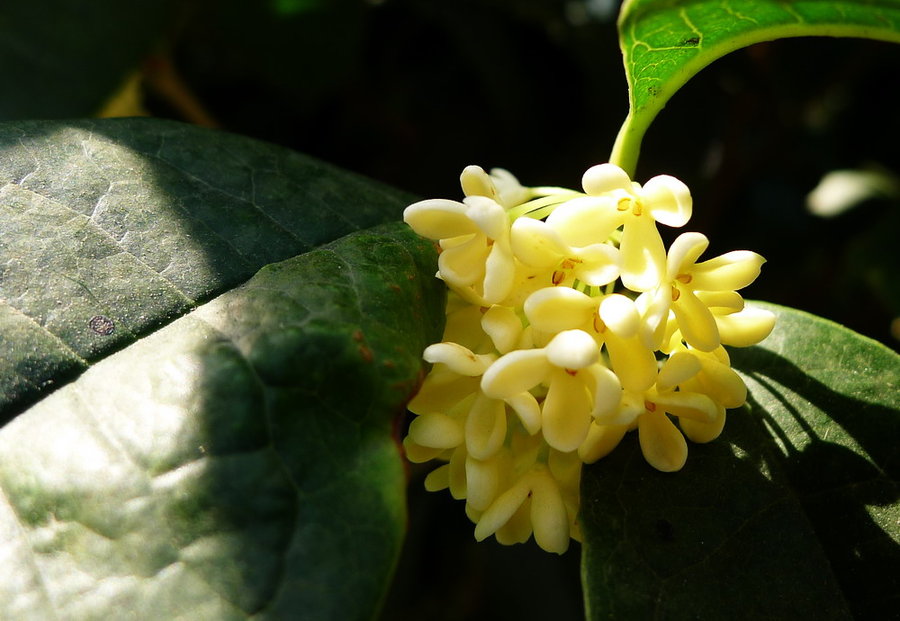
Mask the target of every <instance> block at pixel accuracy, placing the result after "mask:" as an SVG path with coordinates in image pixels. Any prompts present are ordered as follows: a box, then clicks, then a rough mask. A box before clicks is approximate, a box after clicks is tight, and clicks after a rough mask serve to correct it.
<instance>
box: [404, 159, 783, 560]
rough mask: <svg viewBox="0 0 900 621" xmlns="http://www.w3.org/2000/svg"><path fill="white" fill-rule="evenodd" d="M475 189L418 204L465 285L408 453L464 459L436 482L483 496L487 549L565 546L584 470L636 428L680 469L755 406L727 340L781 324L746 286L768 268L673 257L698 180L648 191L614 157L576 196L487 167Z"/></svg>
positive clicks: (472, 170) (420, 219) (656, 462)
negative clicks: (756, 305)
mask: <svg viewBox="0 0 900 621" xmlns="http://www.w3.org/2000/svg"><path fill="white" fill-rule="evenodd" d="M461 184H462V189H463V193H464V194H465V198H464V199H463V201H462V202H457V201H452V200H443V199H432V200H425V201H421V202H418V203H415V204H413V205H410V206H409V207H407V208H406V211H405V212H404V220H405V221H406V222H407V223H408V224H409V225H410V226H411V227H412V228H413V229H414V230H415V231H416V232H417V233H419V234H420V235H423V236H424V237H428V238H430V239H433V240H436V241H437V242H438V244H439V247H440V255H439V258H438V267H439V271H438V274H437V276H438V278H440V279H442V280H443V281H444V282H445V283H446V284H447V286H448V287H449V288H450V291H451V293H450V298H449V302H448V305H447V322H446V328H445V332H444V340H443V342H441V343H436V344H434V345H431V346H430V347H428V348H427V349H426V350H425V353H424V358H425V360H427V361H428V362H430V363H432V364H433V367H432V370H431V372H430V373H429V375H428V376H427V377H426V379H425V381H424V383H423V385H422V387H421V389H420V391H419V392H418V394H417V395H416V396H415V397H414V398H413V400H412V401H411V402H410V404H409V409H410V410H411V411H412V412H413V413H415V414H416V417H415V419H414V420H413V421H412V424H411V425H410V429H409V435H408V436H407V437H406V439H405V440H404V446H405V448H406V452H407V456H408V458H409V459H410V460H411V461H413V462H425V461H428V460H432V459H438V460H441V461H443V462H446V463H444V464H443V465H441V466H440V467H438V468H437V469H436V470H434V471H432V472H431V473H430V474H429V475H428V477H427V478H426V480H425V485H426V487H427V488H428V489H429V490H432V491H435V490H441V489H446V488H449V489H450V493H451V494H452V495H453V496H454V498H458V499H465V501H466V512H467V514H468V516H469V517H470V518H471V519H472V520H473V521H474V522H475V523H476V528H475V537H476V539H478V540H479V541H480V540H482V539H485V538H486V537H489V536H491V535H494V536H495V537H496V538H497V540H498V541H499V542H501V543H504V544H512V543H518V542H524V541H526V540H528V539H529V537H531V535H532V534H533V535H534V538H535V540H536V541H537V543H538V545H540V546H541V547H542V548H544V549H545V550H547V551H550V552H556V553H562V552H564V551H565V550H566V549H567V548H568V545H569V540H570V539H571V538H574V539H576V540H578V539H579V538H580V532H579V526H578V521H577V517H578V510H579V503H580V498H579V483H580V476H581V467H582V464H585V463H592V462H595V461H597V460H598V459H601V458H602V457H604V456H605V455H607V454H609V453H610V452H611V451H612V450H613V449H614V448H615V447H616V446H617V445H618V444H619V442H620V441H621V440H622V438H623V437H624V436H625V434H626V433H628V432H629V431H632V430H636V431H637V434H638V439H639V443H640V447H641V451H642V452H643V455H644V457H645V458H646V460H647V462H648V463H649V464H650V465H651V466H653V467H654V468H656V469H657V470H661V471H664V472H671V471H675V470H679V469H681V467H682V466H683V465H684V463H685V460H686V459H687V452H688V449H687V442H686V441H685V436H687V438H688V439H690V440H691V441H693V442H709V441H710V440H713V439H715V438H716V437H717V436H718V435H719V434H720V433H721V431H722V428H723V425H724V424H725V410H726V409H727V408H735V407H739V406H740V405H742V404H743V403H744V401H745V400H746V387H745V386H744V383H743V381H742V380H741V378H740V376H738V375H737V374H736V373H735V372H734V371H733V370H732V369H731V367H730V364H729V358H728V354H727V353H726V352H725V349H724V348H723V347H722V345H734V346H748V345H753V344H755V343H758V342H759V341H761V340H762V339H763V338H765V337H766V336H767V335H768V334H769V332H770V331H771V330H772V327H773V326H774V321H775V318H774V316H773V315H772V314H771V313H768V312H766V311H762V310H758V309H753V308H745V307H744V300H743V298H742V297H741V296H740V295H739V294H738V293H737V290H739V289H742V288H744V287H746V286H747V285H749V284H750V283H751V282H753V280H754V279H756V277H757V276H758V275H759V272H760V267H761V266H762V264H763V262H764V259H763V258H762V257H761V256H760V255H758V254H756V253H754V252H749V251H735V252H729V253H726V254H724V255H721V256H718V257H715V258H713V259H708V260H705V261H700V256H701V255H702V254H703V252H704V251H705V250H706V248H707V246H708V244H709V241H708V240H707V238H706V237H705V236H704V235H702V234H700V233H684V234H682V235H680V236H679V237H678V238H677V239H675V241H674V242H673V243H672V245H671V246H670V247H669V249H668V252H666V249H665V246H664V244H663V241H662V238H661V237H660V234H659V231H658V229H657V223H660V224H664V225H666V226H670V227H681V226H684V225H685V224H686V223H687V222H688V220H689V218H690V216H691V210H692V200H691V195H690V192H689V190H688V188H687V186H685V185H684V184H683V183H682V182H681V181H679V180H677V179H675V178H674V177H670V176H666V175H661V176H658V177H654V178H652V179H650V180H649V181H648V182H647V183H646V184H644V185H643V186H641V185H639V184H637V183H635V182H633V181H632V180H631V179H630V178H629V177H628V175H627V174H626V173H625V172H624V171H623V170H622V169H621V168H619V167H617V166H615V165H613V164H601V165H598V166H594V167H592V168H590V169H589V170H588V171H587V172H586V173H585V174H584V177H583V179H582V185H583V189H584V192H576V191H573V190H567V189H562V188H547V187H536V188H527V187H523V186H522V185H520V184H519V182H518V181H517V180H516V179H515V177H513V176H512V175H511V174H510V173H508V172H506V171H504V170H499V169H495V170H493V171H491V173H490V174H487V173H486V172H485V171H484V170H482V169H481V168H479V167H477V166H469V167H467V168H466V169H465V170H464V171H463V173H462V175H461ZM676 421H677V425H676Z"/></svg>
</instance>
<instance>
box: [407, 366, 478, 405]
mask: <svg viewBox="0 0 900 621" xmlns="http://www.w3.org/2000/svg"><path fill="white" fill-rule="evenodd" d="M480 384H481V378H480V377H471V376H468V375H460V374H459V373H455V372H453V371H451V370H450V369H448V368H447V367H446V366H444V365H440V366H439V367H438V366H436V367H434V368H432V369H431V373H429V374H428V376H427V377H426V378H425V381H424V382H422V386H421V387H420V388H419V392H417V393H416V396H415V397H413V398H412V400H411V401H410V402H409V403H408V404H407V406H406V409H408V410H409V411H410V412H414V413H416V414H428V413H431V412H443V413H446V412H449V411H450V410H451V409H452V408H454V407H456V405H457V404H459V403H460V402H461V401H463V400H464V399H466V398H468V397H471V396H472V395H473V394H474V393H475V392H478V391H479V385H480Z"/></svg>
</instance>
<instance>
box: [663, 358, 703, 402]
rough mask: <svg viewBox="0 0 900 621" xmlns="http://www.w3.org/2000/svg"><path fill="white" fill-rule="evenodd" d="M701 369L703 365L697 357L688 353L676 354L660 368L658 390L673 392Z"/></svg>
mask: <svg viewBox="0 0 900 621" xmlns="http://www.w3.org/2000/svg"><path fill="white" fill-rule="evenodd" d="M701 368H702V365H701V363H700V360H698V359H697V356H694V355H693V354H690V353H688V352H686V351H680V352H675V353H674V354H672V355H671V356H669V359H668V360H666V361H665V362H664V363H663V365H662V368H660V370H659V376H658V377H657V379H656V389H657V390H658V391H659V392H663V391H666V390H671V389H673V388H675V386H677V385H678V384H681V383H683V382H686V381H687V380H689V379H691V378H692V377H694V376H695V375H697V373H699V372H700V369H701Z"/></svg>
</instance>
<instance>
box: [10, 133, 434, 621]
mask: <svg viewBox="0 0 900 621" xmlns="http://www.w3.org/2000/svg"><path fill="white" fill-rule="evenodd" d="M4 129H5V130H6V134H5V136H6V139H5V143H4V144H5V149H6V154H7V155H8V157H7V158H6V160H5V162H4V165H5V166H6V168H5V169H4V173H3V174H4V175H5V176H6V179H5V185H4V186H3V188H2V191H0V197H2V200H0V213H2V217H3V228H2V229H0V230H2V236H0V252H2V253H3V261H2V265H3V266H4V268H3V269H4V271H3V274H2V275H3V278H2V280H0V287H2V288H3V289H2V294H0V298H2V299H3V300H4V303H3V306H2V308H3V313H0V342H2V353H3V358H2V365H0V372H2V375H0V377H2V383H0V388H2V391H0V393H2V395H3V397H4V399H6V401H5V403H7V404H8V409H6V410H5V412H4V415H5V417H6V418H11V417H13V416H14V419H13V420H12V421H11V422H8V423H7V424H6V425H5V426H4V427H3V428H2V430H0V560H2V565H3V567H4V576H6V577H5V578H4V580H2V581H0V618H11V619H23V620H30V619H35V620H37V619H40V620H43V619H53V618H59V619H75V620H80V619H101V618H102V619H106V618H112V617H117V616H118V615H120V614H121V612H122V611H123V610H127V611H129V614H130V615H132V616H134V617H135V618H176V617H185V618H187V617H190V618H192V619H215V620H219V619H247V618H250V617H252V618H254V619H285V618H303V619H336V618H340V619H366V618H370V617H372V616H373V614H374V613H375V612H376V611H377V608H378V605H379V602H380V601H381V599H382V598H383V596H384V592H385V589H386V588H387V585H388V583H389V581H390V578H391V575H392V571H393V566H394V564H395V562H396V558H397V554H398V553H399V549H400V544H401V541H402V537H403V532H404V530H405V526H406V516H405V498H404V492H405V477H404V473H403V464H402V461H401V457H400V451H399V449H398V446H397V443H396V439H395V437H394V435H395V430H394V425H395V419H396V417H397V416H398V415H400V414H402V412H403V410H404V405H405V403H406V400H407V399H408V398H409V397H410V395H411V394H412V393H413V392H414V390H415V387H416V386H417V384H418V382H419V381H420V376H421V373H422V369H421V365H422V361H421V352H422V350H423V349H424V347H425V345H427V344H428V343H431V342H433V341H435V340H437V339H438V338H439V336H440V329H441V322H442V320H443V296H444V293H443V290H442V287H441V286H440V285H441V283H440V282H439V281H437V280H436V279H435V278H434V272H435V269H436V256H435V251H434V247H433V246H432V245H431V244H430V243H429V242H426V241H423V240H421V239H420V238H418V237H417V236H416V235H414V234H413V233H412V232H411V231H409V230H408V229H407V227H406V226H405V225H403V224H401V223H393V224H386V225H383V226H380V227H375V228H369V229H366V230H364V231H359V232H356V233H353V234H351V235H349V236H345V237H342V238H340V239H338V240H337V241H334V242H332V243H329V244H326V245H322V243H323V242H325V241H328V239H329V238H333V237H335V236H337V235H339V234H342V233H343V232H346V231H348V230H353V229H356V228H359V227H361V226H364V225H367V224H371V223H374V222H377V221H379V220H393V219H396V217H397V215H398V214H399V212H400V210H401V209H402V206H403V202H404V201H403V198H402V196H401V195H399V194H398V193H396V192H392V191H389V190H386V189H385V188H383V187H381V186H379V185H377V184H375V183H373V182H367V181H364V180H361V179H359V178H357V177H355V176H352V175H349V174H347V173H343V172H340V171H336V170H334V169H332V168H330V167H327V166H324V165H322V164H320V163H317V162H313V161H312V160H308V159H307V158H304V157H302V156H298V155H296V154H292V153H290V152H288V151H286V150H284V149H280V148H277V147H273V146H272V145H266V144H262V143H257V142H254V141H250V140H246V139H242V138H237V137H235V136H228V135H225V134H219V133H217V132H210V131H205V130H198V129H194V128H187V127H184V126H181V125H176V124H171V123H160V122H155V121H138V122H133V121H125V122H101V123H89V122H85V123H75V124H62V125H60V124H37V123H36V124H16V125H13V126H6V127H5V128H4ZM29 162H30V166H29ZM292 253H293V254H297V255H298V256H296V257H293V258H288V259H286V260H284V261H280V262H278V261H277V260H278V258H279V257H280V256H281V255H288V256H290V255H291V254H292ZM260 263H263V264H266V265H265V267H263V269H262V270H260V271H258V273H256V275H255V276H252V278H250V280H249V281H246V282H244V283H243V284H241V282H242V281H244V280H245V279H246V277H247V276H248V272H250V274H252V272H253V271H256V269H257V267H258V265H259V264H260ZM68 283H74V284H72V285H70V284H68ZM185 313H186V314H185ZM179 315H183V316H180V317H178V316H179ZM97 317H102V319H97ZM101 337H115V338H114V339H113V342H111V343H106V342H104V341H103V339H102V338H101ZM84 369H87V370H86V371H84V372H83V373H82V374H81V376H80V377H77V379H76V378H74V376H75V375H77V374H78V373H80V372H82V370H84ZM66 381H68V382H69V383H68V384H66V385H64V386H62V387H61V388H58V386H59V385H60V384H63V383H65V382H66ZM23 387H24V388H23ZM28 391H30V392H28ZM28 400H31V401H34V400H37V403H36V404H34V405H33V406H31V407H28V408H26V409H24V411H22V409H23V408H25V405H24V403H26V402H27V401H28Z"/></svg>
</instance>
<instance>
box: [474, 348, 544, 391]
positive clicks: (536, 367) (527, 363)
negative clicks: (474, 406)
mask: <svg viewBox="0 0 900 621" xmlns="http://www.w3.org/2000/svg"><path fill="white" fill-rule="evenodd" d="M551 368H552V367H551V366H550V363H549V362H548V361H547V356H546V355H545V354H544V350H542V349H527V350H521V349H520V350H516V351H511V352H509V353H508V354H504V355H503V356H501V357H500V358H499V359H498V360H497V361H496V362H494V364H492V365H491V367H490V368H489V369H488V370H487V371H486V372H485V374H484V375H483V376H482V378H481V389H482V391H484V394H486V395H488V396H489V397H493V398H495V399H507V398H509V397H512V396H514V395H517V394H519V393H520V392H525V391H528V390H531V389H532V388H533V387H535V386H537V385H538V384H540V383H541V382H543V381H544V380H545V379H546V378H547V376H548V375H549V373H550V369H551Z"/></svg>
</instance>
